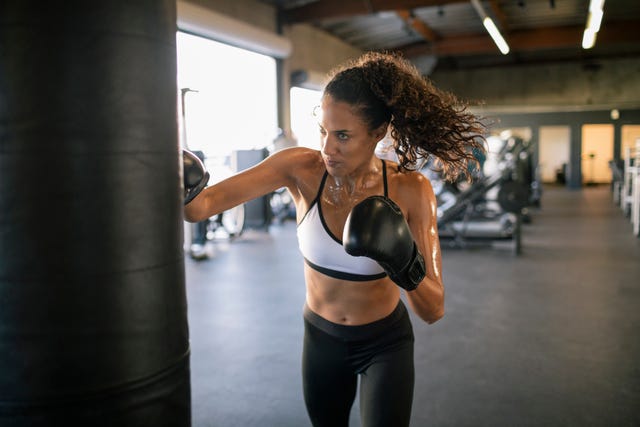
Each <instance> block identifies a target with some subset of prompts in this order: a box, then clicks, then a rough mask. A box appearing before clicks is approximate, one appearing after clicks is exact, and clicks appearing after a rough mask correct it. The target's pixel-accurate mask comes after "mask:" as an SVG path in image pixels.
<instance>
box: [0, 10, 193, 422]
mask: <svg viewBox="0 0 640 427" xmlns="http://www.w3.org/2000/svg"><path fill="white" fill-rule="evenodd" d="M175 36H176V17H175V2H174V1H171V0H160V1H149V2H130V1H128V0H113V1H108V2H82V1H71V2H41V1H33V0H7V1H3V2H2V3H1V6H0V46H2V47H1V48H0V76H2V77H0V99H1V100H2V101H1V102H0V123H2V125H1V126H0V128H1V130H0V133H1V136H0V140H1V143H0V146H1V148H0V236H1V237H0V260H1V261H0V366H1V367H2V374H0V425H2V426H3V427H51V426H65V427H76V426H83V427H85V426H93V427H95V426H100V427H107V426H108V427H113V426H119V427H142V426H154V427H163V426H167V427H168V426H172V427H174V426H177V427H182V426H184V427H186V426H189V425H190V422H191V403H190V375H189V333H188V324H187V309H186V308H187V302H186V291H185V282H184V281H185V275H184V253H183V249H182V242H183V232H182V230H183V227H182V200H183V195H182V190H181V183H180V172H181V170H180V169H181V165H180V162H181V160H180V153H179V149H178V141H177V135H178V130H177V123H176V109H177V102H176V51H175Z"/></svg>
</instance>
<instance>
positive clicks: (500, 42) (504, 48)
mask: <svg viewBox="0 0 640 427" xmlns="http://www.w3.org/2000/svg"><path fill="white" fill-rule="evenodd" d="M482 23H483V24H484V27H485V28H486V29H487V31H488V32H489V35H490V36H491V38H492V39H493V41H494V43H495V44H496V46H498V49H500V52H502V54H503V55H506V54H507V53H509V45H508V44H507V42H506V41H505V39H504V38H503V37H502V34H500V31H499V30H498V27H496V24H494V23H493V21H492V20H491V18H489V17H488V16H487V17H486V18H484V19H483V20H482Z"/></svg>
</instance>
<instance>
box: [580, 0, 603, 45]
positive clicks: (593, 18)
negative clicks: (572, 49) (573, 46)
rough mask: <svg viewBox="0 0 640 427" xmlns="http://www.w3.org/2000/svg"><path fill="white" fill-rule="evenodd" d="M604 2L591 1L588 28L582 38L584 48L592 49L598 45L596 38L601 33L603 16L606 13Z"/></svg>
mask: <svg viewBox="0 0 640 427" xmlns="http://www.w3.org/2000/svg"><path fill="white" fill-rule="evenodd" d="M603 7H604V0H591V2H590V3H589V16H588V17H587V26H586V28H585V29H584V34H583V36H582V48H583V49H591V48H592V47H593V46H594V45H595V44H596V36H597V35H598V31H600V25H601V24H602V16H603V15H604V12H603V10H602V8H603Z"/></svg>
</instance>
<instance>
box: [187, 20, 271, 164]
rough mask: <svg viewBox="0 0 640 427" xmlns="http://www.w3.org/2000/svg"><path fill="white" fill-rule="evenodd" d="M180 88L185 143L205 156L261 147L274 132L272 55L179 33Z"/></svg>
mask: <svg viewBox="0 0 640 427" xmlns="http://www.w3.org/2000/svg"><path fill="white" fill-rule="evenodd" d="M176 42H177V61H178V90H180V89H182V88H190V89H192V90H194V91H197V92H193V93H191V92H190V93H187V94H186V97H185V127H186V143H187V146H188V148H189V149H191V150H201V151H204V153H205V155H206V156H207V157H215V156H228V155H229V154H231V152H233V151H234V150H250V149H261V148H264V147H266V146H268V145H269V144H271V143H272V141H273V139H274V138H275V137H276V136H277V134H278V132H277V131H278V118H277V98H276V96H277V89H276V81H277V80H276V65H275V60H274V59H273V58H272V57H269V56H266V55H261V54H258V53H255V52H250V51H248V50H245V49H240V48H236V47H233V46H230V45H227V44H223V43H218V42H215V41H212V40H210V39H205V38H202V37H197V36H194V35H190V34H186V33H183V32H178V33H177V36H176Z"/></svg>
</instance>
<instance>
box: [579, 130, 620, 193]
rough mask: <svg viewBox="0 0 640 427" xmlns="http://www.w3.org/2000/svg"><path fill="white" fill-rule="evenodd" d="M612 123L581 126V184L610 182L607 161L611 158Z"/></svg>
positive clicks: (609, 170)
mask: <svg viewBox="0 0 640 427" xmlns="http://www.w3.org/2000/svg"><path fill="white" fill-rule="evenodd" d="M613 131H614V129H613V125H601V124H591V125H584V126H582V156H581V162H582V184H584V185H597V184H607V183H610V182H611V168H610V167H609V162H610V161H611V160H612V159H613Z"/></svg>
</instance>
